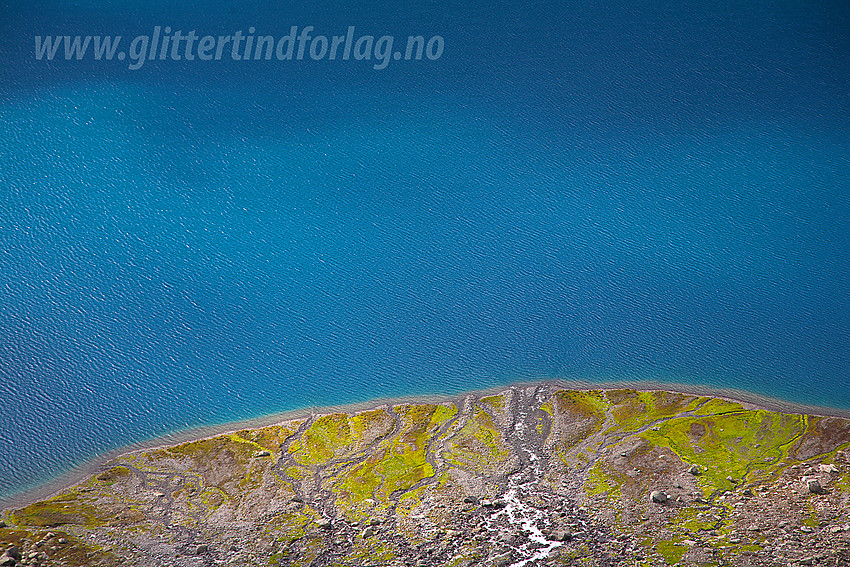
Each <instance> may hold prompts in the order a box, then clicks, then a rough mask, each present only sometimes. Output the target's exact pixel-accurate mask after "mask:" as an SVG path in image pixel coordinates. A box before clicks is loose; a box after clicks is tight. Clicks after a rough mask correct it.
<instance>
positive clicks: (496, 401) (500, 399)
mask: <svg viewBox="0 0 850 567" xmlns="http://www.w3.org/2000/svg"><path fill="white" fill-rule="evenodd" d="M480 402H481V404H482V405H488V406H490V407H491V408H493V409H496V410H499V411H501V410H503V409H505V395H504V394H499V395H498V396H485V397H483V398H481V400H480Z"/></svg>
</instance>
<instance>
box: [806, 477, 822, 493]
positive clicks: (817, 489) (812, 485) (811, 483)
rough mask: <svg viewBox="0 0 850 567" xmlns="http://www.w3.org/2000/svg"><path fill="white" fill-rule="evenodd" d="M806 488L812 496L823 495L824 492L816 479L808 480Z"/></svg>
mask: <svg viewBox="0 0 850 567" xmlns="http://www.w3.org/2000/svg"><path fill="white" fill-rule="evenodd" d="M806 486H807V487H808V488H809V492H811V493H812V494H823V493H824V492H826V490H824V489H823V487H822V486H821V485H820V481H819V480H818V479H816V478H810V479H807V480H806Z"/></svg>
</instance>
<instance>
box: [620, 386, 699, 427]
mask: <svg viewBox="0 0 850 567" xmlns="http://www.w3.org/2000/svg"><path fill="white" fill-rule="evenodd" d="M606 395H607V398H608V400H609V401H610V402H611V404H612V406H613V407H612V408H611V416H612V417H613V418H614V421H615V422H616V424H617V425H616V426H614V427H612V428H611V429H610V430H609V431H607V432H606V433H613V432H616V431H638V430H640V429H642V428H644V427H646V426H648V425H650V424H652V423H654V422H656V421H659V420H662V419H665V418H670V417H673V416H675V415H678V414H680V413H682V412H685V411H690V410H693V409H695V408H697V407H698V406H699V405H700V404H701V403H704V402H705V401H706V400H707V399H708V398H698V397H695V396H689V395H686V394H677V393H673V392H663V391H651V392H638V391H636V390H611V391H608V392H607V393H606Z"/></svg>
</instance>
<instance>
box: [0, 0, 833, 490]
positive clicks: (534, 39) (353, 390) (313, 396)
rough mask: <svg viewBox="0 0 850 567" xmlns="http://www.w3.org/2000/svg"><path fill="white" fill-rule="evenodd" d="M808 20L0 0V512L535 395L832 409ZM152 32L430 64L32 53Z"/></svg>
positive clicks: (612, 10)
mask: <svg viewBox="0 0 850 567" xmlns="http://www.w3.org/2000/svg"><path fill="white" fill-rule="evenodd" d="M835 4H836V6H831V5H830V4H829V3H825V4H824V5H823V6H821V7H818V8H813V7H799V6H796V5H794V6H792V5H790V3H789V5H787V6H779V7H771V8H767V7H760V8H756V7H739V6H733V5H731V4H730V5H724V4H718V5H714V6H713V7H712V8H710V9H707V8H705V7H704V6H699V5H696V4H695V5H693V6H691V7H688V6H686V5H682V4H681V3H669V4H666V5H665V4H664V3H657V2H653V3H638V4H635V3H633V2H629V3H622V4H614V5H609V6H607V7H604V8H603V7H599V6H594V5H593V4H590V3H577V4H573V5H567V4H566V3H563V2H554V1H552V2H546V1H543V2H540V1H534V2H532V1H525V2H516V3H513V4H487V3H481V2H474V3H472V4H470V3H459V2H457V3H455V2H450V3H439V4H438V3H434V2H426V3H420V4H418V5H417V6H415V7H409V6H406V5H405V4H404V3H399V4H391V3H378V2H374V1H369V2H365V3H359V4H357V5H354V4H344V3H332V2H326V3H315V2H313V3H309V4H308V3H307V2H294V3H290V4H289V5H287V6H285V7H277V8H274V9H273V8H270V7H269V6H267V5H265V4H262V3H259V2H255V3H248V2H243V3H241V4H237V5H236V6H235V7H234V6H225V5H224V3H221V4H220V5H219V3H215V2H214V3H209V2H207V3H205V4H201V3H196V2H188V3H180V6H179V7H174V6H171V5H167V4H165V3H161V4H160V3H153V4H152V5H151V4H146V5H144V6H142V4H141V3H138V2H130V1H125V2H115V3H113V4H111V5H109V6H103V5H100V4H99V3H98V4H97V5H95V3H87V2H70V1H68V2H54V3H46V2H35V3H33V4H29V5H28V6H26V7H22V6H11V5H9V6H6V8H7V9H8V14H7V15H6V16H4V18H3V19H2V23H0V38H2V39H0V50H2V53H1V54H2V62H0V79H2V80H0V395H2V397H3V407H2V411H0V498H2V497H3V496H5V495H9V494H12V493H15V492H18V491H20V490H22V489H25V488H28V487H31V486H33V485H34V484H37V483H39V482H43V481H45V480H48V479H50V478H53V477H55V476H56V475H58V474H60V473H61V472H62V471H64V470H66V469H67V468H68V467H70V466H73V465H74V464H77V463H80V462H82V461H84V460H86V459H88V458H91V457H93V456H94V455H97V454H98V453H101V452H103V451H107V450H110V449H114V448H116V447H119V446H122V445H125V444H128V443H132V442H135V441H139V440H142V439H146V438H150V437H152V436H155V435H160V434H163V433H166V432H170V431H175V430H180V429H184V428H188V427H195V426H199V425H204V424H215V423H222V422H227V421H232V420H237V419H245V418H249V417H254V416H258V415H263V414H267V413H272V412H277V411H282V410H287V409H294V408H301V407H306V406H320V405H327V404H339V403H347V402H360V401H365V400H369V399H374V398H376V397H385V396H405V395H420V394H428V393H438V394H450V393H455V392H460V391H465V390H470V389H476V388H487V387H492V386H495V385H499V384H507V383H510V382H513V381H517V380H526V379H534V378H569V379H580V380H587V381H591V382H592V381H594V380H599V381H610V380H616V379H624V380H631V381H640V380H644V379H646V380H663V381H669V382H682V383H689V384H704V385H708V386H711V387H714V388H740V389H744V390H748V391H752V392H754V393H758V394H762V395H767V396H772V397H776V398H780V399H783V400H786V401H789V402H796V403H806V404H815V405H824V406H832V407H835V408H840V409H844V410H848V409H850V269H848V266H850V230H848V219H849V218H850V160H848V156H850V136H849V135H848V134H850V86H849V85H848V78H850V63H848V58H849V57H850V55H848V54H849V53H850V49H848V47H850V32H848V30H850V16H849V14H850V11H848V7H847V6H844V7H838V6H839V3H835ZM166 25H168V26H171V27H172V28H173V29H178V28H182V29H184V30H189V29H198V30H199V32H198V33H199V35H201V34H202V33H209V34H213V35H219V34H229V33H232V32H233V31H235V30H237V29H243V30H247V28H248V27H249V26H256V27H257V28H258V30H259V31H258V34H259V33H267V34H272V35H274V36H276V37H280V36H283V35H285V34H286V33H288V32H289V30H290V26H292V25H298V26H302V27H303V26H305V25H312V26H314V27H315V28H316V30H317V31H316V33H319V32H324V33H326V34H328V35H331V34H341V33H345V30H346V29H347V27H348V26H350V25H354V26H356V29H358V30H360V31H358V34H359V33H363V34H366V33H373V34H374V35H375V36H376V37H377V36H380V35H384V34H394V35H395V36H396V37H397V38H402V37H404V38H406V37H407V36H408V35H416V34H423V35H424V36H426V37H431V36H433V35H440V36H441V37H443V38H444V40H445V50H444V52H443V54H442V55H441V56H440V57H439V58H438V59H437V60H434V61H430V60H427V59H423V60H422V61H418V62H417V61H404V60H400V61H391V62H390V63H389V64H388V66H387V68H386V69H383V70H375V69H374V68H373V63H374V61H369V62H367V61H353V60H352V61H346V62H343V61H336V62H331V61H327V60H325V61H312V60H303V61H288V62H287V61H276V60H272V61H264V60H263V61H248V62H246V61H233V60H226V59H225V60H222V61H210V62H201V61H194V62H187V61H172V60H165V61H158V60H157V61H148V62H147V63H145V64H144V66H142V67H141V68H140V69H138V70H136V71H131V70H129V69H128V68H127V61H124V62H119V61H112V62H105V61H99V62H96V61H93V60H91V59H85V60H82V61H79V62H78V61H53V62H47V61H36V60H35V57H34V55H33V37H34V36H35V35H46V34H55V35H67V34H81V35H86V34H91V35H94V34H109V33H112V34H123V35H124V36H125V37H130V36H135V35H139V34H150V33H151V30H152V29H153V28H154V26H166ZM125 41H129V40H128V39H125ZM397 41H400V40H398V39H397Z"/></svg>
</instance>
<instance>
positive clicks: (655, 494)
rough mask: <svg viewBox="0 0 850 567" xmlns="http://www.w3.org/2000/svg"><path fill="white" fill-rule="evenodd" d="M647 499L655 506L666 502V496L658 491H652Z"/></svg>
mask: <svg viewBox="0 0 850 567" xmlns="http://www.w3.org/2000/svg"><path fill="white" fill-rule="evenodd" d="M649 499H650V500H651V501H652V502H655V503H656V504H664V503H665V502H667V495H666V494H665V493H663V492H661V491H660V490H653V491H652V493H651V494H650V495H649Z"/></svg>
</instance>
